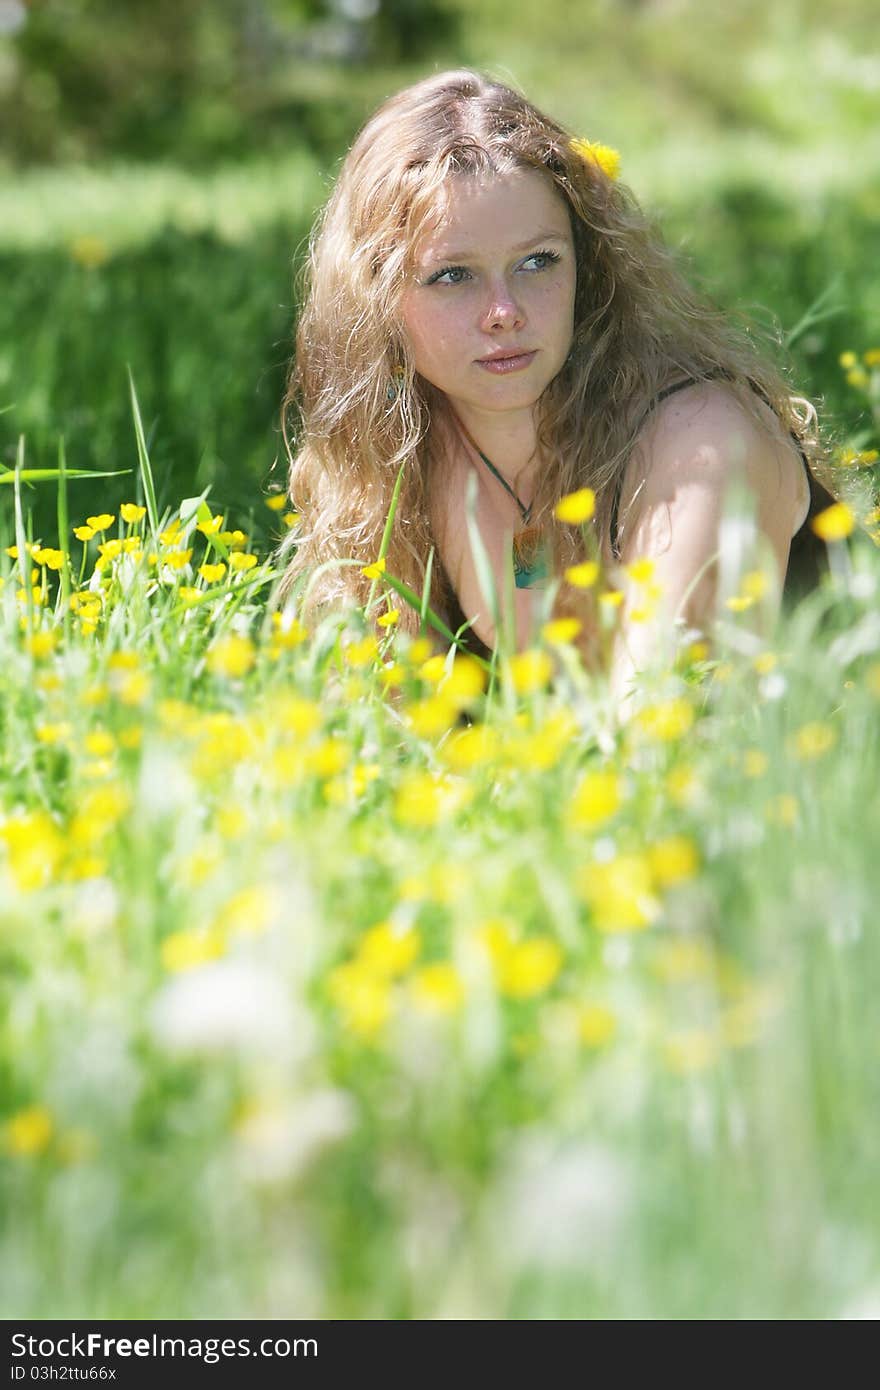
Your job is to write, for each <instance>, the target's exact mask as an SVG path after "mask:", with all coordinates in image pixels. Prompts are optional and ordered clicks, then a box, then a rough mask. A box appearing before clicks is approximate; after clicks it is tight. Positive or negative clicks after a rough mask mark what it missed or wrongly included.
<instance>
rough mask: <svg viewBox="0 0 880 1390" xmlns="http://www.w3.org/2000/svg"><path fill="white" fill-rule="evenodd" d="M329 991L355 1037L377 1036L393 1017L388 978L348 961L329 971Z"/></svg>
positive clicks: (368, 1038)
mask: <svg viewBox="0 0 880 1390" xmlns="http://www.w3.org/2000/svg"><path fill="white" fill-rule="evenodd" d="M327 990H328V993H329V995H330V998H331V999H332V1001H333V1003H334V1004H335V1005H336V1007H337V1008H338V1009H339V1011H340V1013H341V1014H342V1021H343V1024H344V1026H345V1027H346V1028H348V1030H349V1031H350V1032H352V1033H354V1035H355V1036H356V1037H359V1038H364V1039H367V1040H370V1039H374V1038H376V1037H377V1036H378V1034H379V1033H381V1031H382V1029H383V1028H384V1027H385V1024H386V1023H387V1022H388V1019H389V1018H390V1016H391V987H390V985H389V983H388V981H387V980H386V979H382V978H381V977H379V976H376V975H374V974H373V973H372V972H371V971H370V970H368V969H364V967H363V965H361V964H360V963H359V962H358V961H346V962H345V963H344V964H343V965H338V966H337V967H336V969H335V970H333V971H331V972H330V975H329V977H328V980H327Z"/></svg>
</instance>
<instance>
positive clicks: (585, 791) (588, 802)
mask: <svg viewBox="0 0 880 1390" xmlns="http://www.w3.org/2000/svg"><path fill="white" fill-rule="evenodd" d="M619 806H620V778H619V777H618V775H617V773H616V772H602V771H596V772H587V773H585V774H584V776H583V777H582V778H581V780H580V782H579V783H578V786H577V787H576V788H575V791H574V794H573V795H572V797H571V800H570V801H569V803H568V807H567V815H566V818H567V820H568V823H569V824H570V825H573V826H576V827H583V826H594V825H601V824H602V822H603V821H606V820H609V819H610V817H611V816H613V815H614V813H615V812H616V811H617V809H618V807H619Z"/></svg>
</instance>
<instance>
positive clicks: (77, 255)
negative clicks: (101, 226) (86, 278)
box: [70, 232, 110, 270]
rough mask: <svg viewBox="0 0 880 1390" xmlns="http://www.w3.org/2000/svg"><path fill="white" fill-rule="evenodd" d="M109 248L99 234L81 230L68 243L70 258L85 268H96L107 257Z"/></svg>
mask: <svg viewBox="0 0 880 1390" xmlns="http://www.w3.org/2000/svg"><path fill="white" fill-rule="evenodd" d="M109 256H110V249H109V247H108V246H107V243H106V241H102V240H101V238H100V237H99V236H93V235H91V234H90V233H88V232H83V233H82V235H81V236H78V237H74V239H73V241H72V242H71V243H70V258H71V260H73V261H75V262H76V264H77V265H81V266H83V267H84V268H85V269H86V270H97V269H98V267H99V266H102V265H103V264H104V262H105V261H107V260H108V259H109Z"/></svg>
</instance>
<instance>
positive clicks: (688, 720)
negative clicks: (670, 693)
mask: <svg viewBox="0 0 880 1390" xmlns="http://www.w3.org/2000/svg"><path fill="white" fill-rule="evenodd" d="M694 717H695V716H694V709H693V705H691V704H690V702H689V701H688V700H686V699H685V698H684V697H683V696H681V697H678V698H675V699H672V700H665V701H662V702H660V703H659V704H656V705H648V706H647V708H645V709H643V710H640V711H639V712H638V714H637V715H636V722H637V724H638V726H639V727H640V728H641V729H643V730H644V732H645V733H646V734H647V735H648V736H649V737H651V738H655V739H658V740H659V741H660V742H662V743H667V742H671V741H673V740H674V739H679V738H683V737H684V735H685V734H686V733H687V732H688V730H689V729H690V728H691V726H692V724H693V722H694Z"/></svg>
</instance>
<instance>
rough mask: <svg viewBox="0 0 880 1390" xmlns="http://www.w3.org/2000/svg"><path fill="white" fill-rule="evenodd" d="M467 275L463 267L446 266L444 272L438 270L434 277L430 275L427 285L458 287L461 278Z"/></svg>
mask: <svg viewBox="0 0 880 1390" xmlns="http://www.w3.org/2000/svg"><path fill="white" fill-rule="evenodd" d="M467 273H468V272H467V271H466V270H465V268H464V266H463V265H448V266H447V267H446V269H445V270H438V271H437V273H436V275H432V276H431V278H430V280H429V281H428V284H429V285H460V284H461V282H462V278H463V277H464V276H465V275H467ZM447 277H449V278H447Z"/></svg>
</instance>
